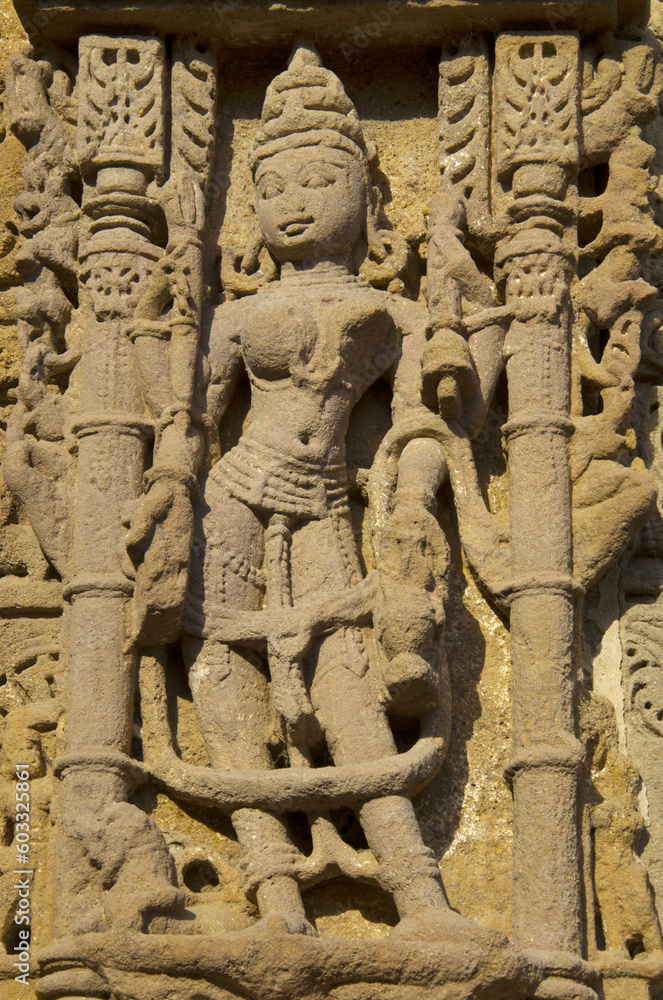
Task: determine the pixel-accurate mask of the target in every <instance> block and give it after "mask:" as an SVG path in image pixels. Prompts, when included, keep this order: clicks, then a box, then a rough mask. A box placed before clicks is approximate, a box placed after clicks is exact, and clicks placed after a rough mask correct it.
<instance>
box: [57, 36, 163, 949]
mask: <svg viewBox="0 0 663 1000" xmlns="http://www.w3.org/2000/svg"><path fill="white" fill-rule="evenodd" d="M162 75H163V45H162V43H161V42H160V41H159V40H158V39H140V38H106V37H102V36H86V37H83V38H81V40H80V70H79V84H78V85H79V91H80V109H79V123H78V148H79V157H80V163H81V171H82V174H83V178H84V194H83V212H84V214H85V216H86V217H87V220H88V231H87V237H86V238H85V239H84V240H83V241H82V245H81V273H82V278H83V282H84V293H85V294H87V296H88V297H89V309H88V316H87V327H86V333H85V342H84V351H83V356H82V359H81V362H80V364H81V378H80V384H81V396H80V407H79V410H78V416H77V420H76V422H75V425H74V433H75V435H76V439H77V446H78V459H79V462H78V490H77V500H76V509H75V515H74V538H73V574H72V581H71V584H70V585H69V587H68V588H67V591H68V596H69V598H70V600H71V604H72V611H71V638H70V659H69V672H68V693H67V709H66V710H67V755H66V757H65V758H64V759H63V760H62V761H61V762H60V771H61V773H62V779H63V781H62V806H61V815H62V826H61V833H60V837H61V840H60V851H59V866H58V878H59V887H58V891H59V893H60V894H61V895H60V901H59V903H58V906H57V911H58V913H59V914H61V917H60V922H59V925H56V927H55V928H54V929H55V933H56V935H61V934H63V933H64V932H65V931H66V930H67V929H69V928H70V927H71V925H72V924H73V923H75V921H76V920H77V919H78V918H79V917H82V916H83V915H84V914H86V913H89V911H90V909H91V907H92V906H93V905H94V904H93V902H92V899H91V895H93V894H94V893H93V890H91V889H90V885H89V872H88V871H87V870H86V869H87V863H86V859H85V858H84V857H83V855H82V853H81V851H82V850H84V846H83V847H82V846H81V845H84V841H85V833H84V831H82V832H81V830H79V829H78V826H79V820H78V817H79V814H80V812H81V807H82V806H83V805H85V806H87V807H89V808H91V810H93V811H95V810H96V811H99V810H101V809H102V808H103V807H104V806H106V805H109V804H111V803H112V802H114V801H121V800H122V799H125V798H126V789H127V777H128V774H129V768H130V766H131V765H130V761H129V757H128V752H129V748H130V739H131V726H132V721H133V685H134V673H135V656H134V654H133V652H128V651H127V650H126V649H125V645H126V638H127V636H128V635H130V634H131V628H130V623H129V622H128V620H127V616H128V614H129V598H130V596H131V582H130V580H128V579H127V577H126V576H125V575H124V574H123V573H122V570H121V564H120V555H119V552H120V542H121V538H122V515H123V508H124V507H125V505H126V504H127V502H128V501H130V500H132V499H133V498H135V497H136V496H137V495H138V494H139V492H140V488H141V479H142V475H143V471H144V462H145V441H146V436H147V434H148V433H149V431H150V428H151V423H150V421H147V420H146V419H145V417H144V408H143V403H142V397H141V392H140V385H139V380H138V374H137V370H136V363H135V357H134V352H133V348H132V345H131V342H130V340H129V338H128V337H127V336H126V333H125V331H124V329H123V324H124V323H125V322H126V320H127V319H128V318H129V317H130V316H131V314H132V310H133V307H134V306H135V304H136V302H137V300H138V298H139V297H140V295H141V294H142V292H143V290H144V283H145V281H146V279H147V278H148V277H149V275H150V273H151V271H152V268H153V265H154V262H155V261H156V260H157V259H158V258H159V256H160V255H161V253H162V250H161V249H160V248H159V247H158V246H157V245H155V243H154V241H153V238H154V232H155V227H156V226H157V224H158V218H159V210H158V205H157V202H156V201H155V200H154V199H153V198H151V197H150V196H149V195H148V193H147V191H148V185H149V183H150V182H151V181H152V180H153V179H154V178H155V177H159V176H160V175H161V172H162V168H163V142H162V128H163V111H162V93H163V83H162ZM84 887H85V891H84ZM65 900H66V904H65Z"/></svg>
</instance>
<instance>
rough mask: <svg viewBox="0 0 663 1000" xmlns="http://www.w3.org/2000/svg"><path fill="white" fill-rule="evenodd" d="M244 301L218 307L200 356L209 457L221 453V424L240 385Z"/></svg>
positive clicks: (200, 396) (201, 399) (198, 401)
mask: <svg viewBox="0 0 663 1000" xmlns="http://www.w3.org/2000/svg"><path fill="white" fill-rule="evenodd" d="M245 312H246V309H245V307H244V305H243V300H241V299H240V300H235V301H234V302H224V303H223V305H221V306H219V307H218V308H217V309H216V311H215V313H214V317H213V319H212V323H211V325H210V329H209V334H208V339H207V344H206V345H205V346H206V350H205V351H204V352H203V351H201V353H200V362H199V368H200V371H199V378H198V384H199V386H200V391H199V394H198V395H197V398H196V404H197V406H198V407H199V408H200V412H201V413H203V414H204V415H205V416H204V419H205V423H206V425H207V434H208V446H209V450H210V455H209V458H210V459H211V460H214V459H215V458H216V457H218V451H219V441H218V437H219V424H220V423H221V420H222V419H223V417H224V415H225V413H226V410H227V409H228V404H229V403H230V400H231V398H232V395H233V392H234V391H235V387H236V385H237V379H238V377H239V374H240V372H241V369H242V352H241V345H240V339H241V328H242V318H243V316H242V314H243V313H245Z"/></svg>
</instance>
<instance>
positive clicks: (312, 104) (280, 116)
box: [251, 42, 376, 170]
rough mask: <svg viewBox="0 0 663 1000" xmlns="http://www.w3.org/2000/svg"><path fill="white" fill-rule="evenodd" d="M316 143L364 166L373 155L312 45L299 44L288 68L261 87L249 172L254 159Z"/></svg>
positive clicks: (355, 117) (338, 86)
mask: <svg viewBox="0 0 663 1000" xmlns="http://www.w3.org/2000/svg"><path fill="white" fill-rule="evenodd" d="M317 145H326V146H333V147H334V148H336V149H344V150H346V152H348V153H351V154H352V155H353V156H356V157H357V158H358V159H361V160H362V161H364V162H370V161H371V160H372V159H373V158H374V157H375V154H376V150H375V147H374V145H373V143H369V144H367V143H366V141H365V139H364V135H363V133H362V130H361V126H360V124H359V116H358V114H357V111H356V109H355V106H354V104H353V103H352V101H351V100H350V98H349V97H348V95H347V94H346V93H345V90H344V89H343V84H342V83H341V81H340V80H339V78H338V77H337V76H336V74H335V73H332V71H331V70H328V69H325V68H324V66H323V65H322V60H321V59H320V56H319V55H318V53H317V51H316V49H315V48H314V46H313V45H311V44H310V43H308V42H300V43H299V44H297V45H296V46H295V48H294V50H293V53H292V55H291V57H290V62H289V64H288V69H287V70H286V71H285V73H281V74H279V76H277V77H276V79H275V80H273V81H272V83H271V84H270V86H269V87H268V89H267V93H266V95H265V103H264V105H263V109H262V124H261V128H260V131H259V132H258V134H257V135H256V139H255V144H254V149H253V156H252V160H251V166H252V168H253V170H255V168H256V166H257V165H258V163H259V162H260V160H264V159H266V157H268V156H273V155H274V154H275V153H280V152H281V151H282V150H284V149H292V148H293V147H297V146H317Z"/></svg>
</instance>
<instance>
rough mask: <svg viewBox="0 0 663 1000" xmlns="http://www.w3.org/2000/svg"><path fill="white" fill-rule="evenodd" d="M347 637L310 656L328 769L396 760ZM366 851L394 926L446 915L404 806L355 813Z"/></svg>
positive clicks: (386, 801)
mask: <svg viewBox="0 0 663 1000" xmlns="http://www.w3.org/2000/svg"><path fill="white" fill-rule="evenodd" d="M351 645H354V638H353V636H352V634H351V633H350V634H348V630H340V631H338V632H336V633H334V634H333V635H331V636H328V637H326V638H325V639H324V640H323V641H322V642H321V643H320V644H319V645H318V647H317V649H316V650H315V661H316V662H315V673H314V676H313V680H312V684H311V700H312V702H313V706H314V708H315V710H316V714H317V716H318V720H319V722H320V725H321V727H322V729H323V731H324V733H325V737H326V741H327V746H328V749H329V752H330V754H331V756H332V758H333V760H334V763H335V764H353V763H359V762H361V761H366V760H379V759H382V758H384V757H391V756H393V755H394V754H395V753H396V747H395V744H394V739H393V736H392V733H391V728H390V726H389V722H388V720H387V718H386V715H385V712H384V710H383V709H382V707H381V705H380V703H379V698H378V691H377V687H376V684H375V679H374V675H373V671H372V670H371V669H369V667H368V664H365V665H364V671H363V673H361V674H360V673H359V672H358V670H357V666H358V665H359V662H360V660H359V655H358V653H359V651H355V652H354V655H353V652H352V650H351V649H349V647H351ZM358 816H359V821H360V823H361V825H362V828H363V830H364V833H365V835H366V840H367V841H368V844H369V847H370V848H371V850H372V851H373V853H374V854H375V856H376V858H377V860H378V861H379V863H380V866H381V868H382V872H383V877H384V879H385V883H386V884H387V885H388V887H389V889H390V891H391V893H392V894H393V898H394V903H395V904H396V908H397V910H398V913H399V916H400V917H401V918H404V917H410V916H414V915H416V914H418V913H420V912H421V911H422V910H423V909H430V908H433V909H446V908H448V903H447V899H446V896H445V894H444V889H443V887H442V879H441V876H440V870H439V867H438V864H437V861H436V860H435V858H434V856H433V853H432V851H430V850H429V848H427V847H426V846H425V844H424V842H423V840H422V838H421V832H420V830H419V824H418V822H417V818H416V816H415V813H414V808H413V806H412V803H411V801H410V800H409V798H407V796H405V795H389V796H385V797H384V798H380V799H372V800H371V801H369V802H366V803H364V804H363V805H362V806H361V807H360V809H359V811H358Z"/></svg>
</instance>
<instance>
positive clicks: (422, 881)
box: [131, 46, 481, 938]
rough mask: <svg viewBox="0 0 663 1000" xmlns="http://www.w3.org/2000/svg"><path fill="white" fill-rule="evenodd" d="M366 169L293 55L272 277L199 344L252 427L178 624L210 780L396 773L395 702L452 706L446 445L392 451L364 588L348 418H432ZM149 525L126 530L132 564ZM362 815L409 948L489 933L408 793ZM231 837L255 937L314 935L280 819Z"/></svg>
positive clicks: (216, 394) (422, 338) (271, 128)
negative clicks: (391, 488)
mask: <svg viewBox="0 0 663 1000" xmlns="http://www.w3.org/2000/svg"><path fill="white" fill-rule="evenodd" d="M374 160H375V155H374V153H371V152H370V151H369V148H368V146H367V144H366V142H365V140H364V137H363V135H362V131H361V128H360V125H359V121H358V117H357V113H356V111H355V108H354V106H353V104H352V102H351V101H350V100H349V98H348V97H347V95H346V94H345V92H344V90H343V88H342V86H341V84H340V81H339V80H338V78H337V77H336V76H335V75H334V74H333V73H331V72H330V71H328V70H326V69H324V68H322V66H321V65H320V60H319V57H318V56H317V53H316V52H315V51H314V50H312V49H311V48H309V47H307V46H299V47H298V48H297V50H296V52H295V54H294V56H293V58H292V61H291V63H290V66H289V69H288V70H287V72H285V73H283V74H282V75H281V76H279V77H277V78H276V80H275V81H274V82H273V83H272V85H271V86H270V88H269V90H268V92H267V96H266V101H265V106H264V110H263V119H262V129H261V131H260V132H259V133H258V136H257V139H256V143H255V148H254V153H253V162H252V167H253V175H254V182H255V191H256V207H257V217H258V223H259V226H260V232H261V238H262V244H263V251H262V252H263V257H264V248H266V249H267V250H268V251H269V254H270V260H271V262H272V263H273V267H272V280H268V281H266V282H264V283H263V287H262V288H260V290H259V291H258V292H257V294H254V295H247V296H245V297H243V298H240V299H236V300H231V301H227V302H226V303H224V304H223V305H221V306H220V307H219V309H218V310H217V312H216V314H215V317H214V320H213V323H212V327H211V331H210V333H209V342H208V345H207V347H206V362H205V366H206V403H205V409H206V422H207V425H208V426H210V427H213V428H218V425H219V422H220V420H221V419H222V417H223V415H224V412H225V411H226V408H227V407H228V405H229V402H230V400H231V397H232V394H233V391H234V387H235V384H236V381H237V377H238V375H239V373H240V371H241V369H242V367H243V368H244V369H245V370H246V372H247V373H248V377H249V380H250V383H251V421H250V424H249V426H248V427H247V428H246V430H245V431H244V433H243V435H242V437H241V439H240V441H239V443H238V444H237V445H236V447H234V448H232V450H230V451H229V452H227V453H226V454H224V455H223V456H222V457H221V458H220V459H219V460H218V461H216V463H215V464H214V465H213V466H212V468H211V470H210V471H209V473H208V474H207V476H206V478H205V477H201V478H202V489H201V496H200V499H199V500H198V502H197V504H196V505H195V528H194V541H193V557H192V560H191V566H190V571H189V583H188V593H187V597H186V602H185V609H184V615H183V619H182V628H183V632H184V638H183V651H184V658H185V662H186V665H187V668H188V671H189V681H190V685H191V690H192V693H193V698H194V701H195V705H196V709H197V712H198V717H199V720H200V725H201V729H202V733H203V736H204V739H205V742H206V745H207V749H208V752H209V756H210V762H211V765H212V767H213V768H215V769H218V770H222V771H230V770H240V771H242V770H250V769H253V770H254V773H255V769H267V768H272V767H274V763H275V757H276V756H277V755H278V754H280V755H281V757H282V759H283V757H284V754H283V750H284V749H285V751H286V753H287V759H288V762H289V764H290V766H291V767H294V766H296V767H299V768H301V767H311V766H313V765H314V762H315V761H319V760H320V757H321V755H324V754H329V756H330V757H331V759H332V760H333V761H334V764H335V765H346V766H348V765H349V766H352V765H357V764H360V763H363V762H366V761H371V760H373V761H378V760H384V759H387V758H390V757H393V755H394V754H396V745H395V741H394V736H393V734H392V730H391V727H390V723H389V721H388V715H387V709H388V707H389V705H390V704H391V705H392V707H393V705H394V703H395V702H397V701H398V700H399V699H400V703H401V707H403V705H405V710H406V713H409V714H410V716H419V717H421V716H422V715H424V714H425V713H426V712H427V711H430V710H433V711H434V710H435V706H436V704H439V703H440V701H441V703H442V704H441V705H440V707H439V709H438V715H439V716H442V717H443V718H445V719H446V721H445V722H444V723H443V725H442V728H443V729H444V728H445V725H447V726H448V715H449V710H450V707H449V698H448V690H447V687H448V680H447V677H446V666H445V665H444V654H443V648H442V636H441V632H442V626H443V608H442V592H443V584H444V574H445V571H446V566H447V546H446V541H445V539H444V536H443V534H442V532H441V530H440V527H439V525H438V523H437V521H436V519H435V517H434V515H433V512H432V511H433V510H434V505H435V494H436V492H437V490H438V488H439V485H440V482H441V479H442V476H443V474H444V470H445V465H444V459H443V455H442V449H441V447H440V445H439V444H438V443H437V442H436V441H434V440H430V439H425V438H421V437H419V438H418V437H417V436H416V434H413V435H410V438H411V439H408V440H407V441H406V442H405V447H402V445H401V449H402V450H401V452H400V453H399V455H400V461H399V465H398V477H397V483H396V486H395V492H394V495H393V497H391V498H390V503H389V504H388V505H387V507H388V510H387V513H386V522H385V524H384V526H383V528H382V531H381V535H380V541H379V543H377V544H375V546H374V547H375V548H376V561H377V570H378V571H377V573H371V574H369V575H368V577H365V574H364V570H363V568H362V562H361V557H360V552H359V548H358V544H357V541H356V539H355V536H354V533H353V528H352V524H351V521H350V516H349V506H348V496H347V469H346V434H347V431H348V425H349V420H350V415H351V412H352V409H353V407H354V406H355V404H356V403H357V401H358V400H359V399H360V398H361V397H362V395H363V394H364V392H365V391H366V390H367V389H368V388H369V387H370V386H371V385H372V384H373V383H375V382H376V380H378V379H379V378H381V377H383V376H387V377H389V378H390V379H391V380H392V383H393V388H394V397H393V398H394V403H393V418H394V424H395V425H398V424H399V423H401V424H402V423H403V421H406V420H407V417H408V414H409V413H411V412H412V411H414V412H419V413H421V412H423V407H422V404H421V357H422V354H423V351H424V348H425V344H426V332H425V331H426V321H427V312H426V310H425V308H421V307H416V306H415V304H414V303H408V302H406V301H405V300H403V299H398V298H397V297H396V296H394V295H392V294H390V293H389V292H385V291H378V290H376V289H375V288H373V287H371V286H370V284H369V282H368V281H367V280H366V279H365V278H364V277H363V276H361V273H360V268H361V266H362V263H364V267H366V264H365V262H366V261H368V265H369V266H370V267H372V268H373V269H374V273H375V270H378V271H379V272H380V281H381V283H382V284H384V285H386V284H387V283H388V279H385V275H386V273H387V272H388V270H389V266H390V263H391V262H392V261H390V258H393V256H395V254H394V252H393V245H394V244H393V241H394V240H395V237H394V236H393V234H388V233H384V234H381V233H380V231H379V230H378V228H377V203H378V195H377V192H376V190H375V188H374V187H373V184H372V180H371V163H372V162H374ZM389 240H391V241H392V248H391V252H390V248H389V246H388V245H387V246H385V244H386V243H388V241H389ZM256 255H257V250H256ZM371 258H372V261H371ZM376 260H377V261H378V264H377V265H376V263H375V261H376ZM274 262H275V263H274ZM394 270H395V269H394ZM358 272H359V273H358ZM238 274H239V272H238ZM277 275H278V277H277ZM239 277H240V278H241V274H239ZM406 437H407V435H406ZM162 450H163V449H162ZM162 450H161V451H159V452H158V454H157V457H156V460H155V471H154V472H153V473H152V479H153V482H155V485H156V486H159V481H158V478H159V463H160V462H163V463H164V464H165V465H168V463H170V465H171V466H172V462H173V459H172V451H171V455H170V457H169V456H168V455H166V456H165V457H164V456H163V455H162ZM193 450H195V449H193ZM186 451H187V449H186V448H183V449H181V453H182V454H184V453H186ZM190 471H195V469H193V470H190ZM153 488H154V487H153ZM164 488H165V487H164ZM149 499H150V497H149V494H148V497H147V498H146V501H147V502H148V506H149ZM144 504H145V501H144ZM145 516H146V513H145V510H143V512H142V514H139V515H138V517H137V518H134V528H133V532H132V536H131V541H132V545H133V546H134V547H135V546H136V545H137V544H138V543H139V542H140V537H141V529H140V525H141V517H142V518H144V517H145ZM148 520H149V518H148ZM375 541H376V540H375V538H374V542H375ZM139 583H140V574H139ZM270 612H271V615H270ZM257 613H260V614H257ZM259 618H260V619H261V620H262V621H263V623H264V622H265V621H271V622H272V628H271V631H269V632H268V634H265V633H263V634H262V635H256V636H255V638H254V641H253V642H251V637H250V635H244V638H238V636H239V634H240V632H241V630H242V627H244V628H245V632H246V631H247V630H248V632H250V622H251V620H254V621H257V620H258V619H259ZM371 622H372V623H373V628H372V629H371V628H367V627H366V626H369V625H370V624H371ZM242 623H244V624H242ZM247 623H249V624H247ZM261 640H262V644H261ZM265 652H266V654H267V655H266V657H265ZM261 654H262V655H261ZM444 735H445V737H448V732H447V733H445V734H444ZM357 814H358V818H359V821H360V823H361V826H362V828H363V830H364V833H365V836H366V840H367V841H368V845H369V847H370V848H371V850H372V852H373V853H374V855H375V857H376V859H377V862H378V868H379V875H378V876H377V878H378V881H379V882H380V884H382V885H383V886H384V887H385V888H387V889H388V890H389V891H390V892H391V894H392V895H393V898H394V901H395V903H396V907H397V909H398V912H399V915H400V917H401V923H400V924H399V927H398V929H397V931H396V933H397V934H399V935H401V936H403V937H406V938H407V937H410V938H420V937H434V938H441V937H447V936H449V937H453V938H457V937H458V934H459V932H463V931H464V932H465V933H467V934H470V935H472V934H475V933H476V934H480V933H481V932H480V930H479V928H478V927H476V925H474V924H471V923H470V922H469V921H465V920H463V919H462V918H461V917H459V916H458V915H457V914H456V913H454V912H453V911H451V910H450V908H449V906H448V903H447V900H446V897H445V893H444V890H443V887H442V883H441V879H440V873H439V869H438V865H437V862H436V860H435V858H434V857H433V856H432V853H431V852H430V850H428V848H427V847H425V845H424V843H423V842H422V839H421V834H420V831H419V827H418V824H417V820H416V817H415V813H414V809H413V807H412V803H411V801H410V799H409V797H408V796H407V795H405V794H400V795H383V796H382V797H376V798H373V799H371V800H369V801H365V802H363V803H361V804H360V805H359V807H358V808H357ZM317 816H318V818H317V819H316V812H315V811H312V812H311V813H310V814H309V819H310V820H311V822H313V823H315V822H318V821H319V819H320V816H319V810H318V813H317ZM232 822H233V825H234V828H235V830H236V832H237V836H238V838H239V842H240V844H241V846H242V848H243V850H244V852H245V861H244V873H245V887H246V890H247V892H249V893H252V894H254V895H255V897H256V898H257V902H258V905H259V908H260V912H261V915H262V917H263V922H262V926H265V927H266V928H270V927H271V928H272V929H273V930H274V931H279V930H281V931H283V930H287V931H290V932H295V933H313V929H312V927H311V926H310V924H309V923H308V921H307V919H306V916H305V911H304V906H303V904H302V897H301V885H300V881H298V878H297V857H299V858H301V855H299V854H298V852H297V851H296V850H295V848H294V846H293V844H292V842H291V840H290V837H289V835H288V832H287V827H286V824H285V822H284V820H283V819H282V818H281V817H279V816H277V815H275V814H272V813H270V812H267V811H262V810H258V809H237V810H235V812H234V813H233V814H232Z"/></svg>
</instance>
